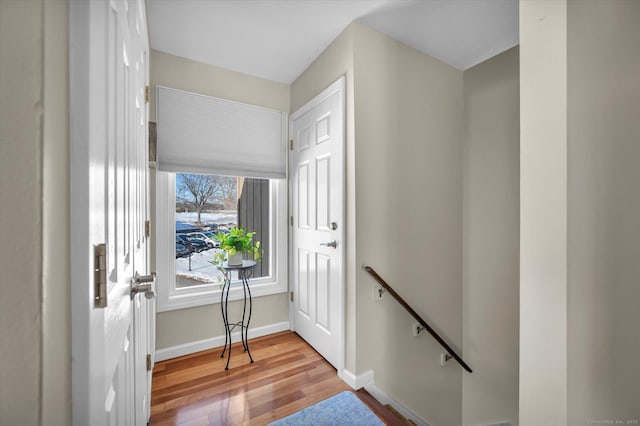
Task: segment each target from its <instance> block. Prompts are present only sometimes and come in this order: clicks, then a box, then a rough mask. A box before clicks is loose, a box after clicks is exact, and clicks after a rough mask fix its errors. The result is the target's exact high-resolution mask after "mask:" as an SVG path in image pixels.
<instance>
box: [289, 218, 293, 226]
mask: <svg viewBox="0 0 640 426" xmlns="http://www.w3.org/2000/svg"><path fill="white" fill-rule="evenodd" d="M289 223H290V224H291V226H293V216H290V217H289Z"/></svg>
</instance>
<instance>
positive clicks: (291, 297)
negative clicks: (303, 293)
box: [291, 290, 293, 302]
mask: <svg viewBox="0 0 640 426" xmlns="http://www.w3.org/2000/svg"><path fill="white" fill-rule="evenodd" d="M291 301H292V302H293V290H291Z"/></svg>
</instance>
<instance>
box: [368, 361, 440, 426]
mask: <svg viewBox="0 0 640 426" xmlns="http://www.w3.org/2000/svg"><path fill="white" fill-rule="evenodd" d="M372 375H373V373H372ZM364 388H365V389H366V391H367V392H369V393H370V394H371V396H373V397H374V398H375V399H377V400H378V402H379V403H380V404H382V405H386V404H389V405H391V406H392V407H393V408H395V409H396V410H398V412H399V413H400V414H402V415H403V416H404V417H406V418H407V419H409V420H413V422H414V423H415V424H417V425H419V426H429V423H427V422H426V421H424V420H423V419H421V418H420V417H418V415H417V414H416V413H414V412H413V411H411V410H410V409H408V408H407V407H405V406H404V405H402V404H400V403H399V402H398V401H396V400H395V399H393V398H391V397H390V396H389V395H387V394H386V393H385V392H384V391H383V390H382V389H380V388H379V387H377V386H376V385H375V384H374V383H371V384H369V385H366V386H365V387H364Z"/></svg>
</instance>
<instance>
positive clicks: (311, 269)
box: [289, 77, 345, 371]
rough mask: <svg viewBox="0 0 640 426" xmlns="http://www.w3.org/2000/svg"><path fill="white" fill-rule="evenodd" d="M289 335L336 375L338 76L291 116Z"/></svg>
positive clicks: (339, 345) (340, 246)
mask: <svg viewBox="0 0 640 426" xmlns="http://www.w3.org/2000/svg"><path fill="white" fill-rule="evenodd" d="M291 119H292V122H291V137H292V138H293V149H292V151H291V161H290V163H289V164H290V165H289V167H290V173H289V176H290V181H291V201H292V202H291V216H292V217H293V230H292V234H291V258H292V259H293V262H292V270H291V282H292V288H293V302H292V310H293V322H294V330H295V331H296V332H297V333H298V334H299V335H300V336H301V337H302V338H303V339H305V340H306V341H307V342H308V343H309V344H310V345H311V346H313V347H314V348H315V349H316V350H317V351H318V352H319V353H320V354H321V355H322V356H323V357H324V358H325V359H326V360H327V361H329V362H330V363H331V364H332V365H333V366H334V367H336V368H337V369H338V371H341V369H342V367H343V366H342V363H343V362H344V361H343V358H344V356H343V355H342V354H343V351H344V342H343V335H344V333H343V330H344V325H343V318H344V283H343V275H344V273H343V263H344V262H343V256H344V241H345V239H344V235H345V232H344V225H345V223H344V134H345V129H344V77H343V78H341V79H340V80H338V81H337V82H335V83H334V84H332V85H331V86H330V87H328V88H327V89H326V90H324V91H323V92H322V93H321V94H320V95H318V96H316V97H315V98H314V99H313V100H311V101H310V102H309V103H308V104H306V105H305V106H303V107H302V108H301V109H300V110H298V111H296V112H295V113H294V114H293V115H292V116H291Z"/></svg>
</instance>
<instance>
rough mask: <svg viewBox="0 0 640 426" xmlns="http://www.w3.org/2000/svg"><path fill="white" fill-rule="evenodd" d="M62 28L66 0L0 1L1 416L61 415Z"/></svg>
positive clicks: (65, 377) (34, 419)
mask: <svg viewBox="0 0 640 426" xmlns="http://www.w3.org/2000/svg"><path fill="white" fill-rule="evenodd" d="M67 28H68V26H67V2H66V1H57V2H43V1H21V2H16V1H4V0H3V1H0V99H1V100H2V104H1V110H0V194H1V195H0V198H1V199H2V203H0V242H1V245H0V292H1V293H0V341H1V342H2V344H1V345H0V424H3V425H4V424H7V425H9V424H12V425H18V424H19V425H38V424H56V425H65V424H70V418H71V409H70V407H71V388H70V363H71V357H70V332H71V330H70V323H69V316H70V313H69V223H68V220H69V219H68V218H69V210H68V206H69V189H68V188H69V181H68V179H69V178H68V166H69V163H68V149H69V148H68V147H69V139H68V125H67V123H68V105H67V102H68V95H67V93H68V91H67V87H68V86H67V84H68V78H67V70H68V68H67V64H68V37H67ZM45 419H46V420H45Z"/></svg>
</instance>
